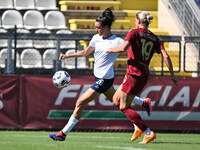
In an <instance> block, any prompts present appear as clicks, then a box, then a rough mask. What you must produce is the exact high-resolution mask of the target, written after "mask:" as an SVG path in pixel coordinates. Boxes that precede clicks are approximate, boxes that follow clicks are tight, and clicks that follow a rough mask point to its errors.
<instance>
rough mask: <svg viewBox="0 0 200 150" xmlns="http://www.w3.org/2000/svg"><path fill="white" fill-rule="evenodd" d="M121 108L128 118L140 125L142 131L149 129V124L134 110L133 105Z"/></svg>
mask: <svg viewBox="0 0 200 150" xmlns="http://www.w3.org/2000/svg"><path fill="white" fill-rule="evenodd" d="M120 110H121V111H122V112H123V113H124V114H125V115H126V116H127V117H128V119H129V120H130V121H131V122H132V123H134V124H135V125H136V126H138V128H139V129H141V130H142V131H145V130H146V129H147V126H146V124H145V123H144V121H143V120H142V118H141V117H140V115H139V114H138V113H137V112H136V111H134V110H133V109H132V108H131V107H126V108H123V109H120Z"/></svg>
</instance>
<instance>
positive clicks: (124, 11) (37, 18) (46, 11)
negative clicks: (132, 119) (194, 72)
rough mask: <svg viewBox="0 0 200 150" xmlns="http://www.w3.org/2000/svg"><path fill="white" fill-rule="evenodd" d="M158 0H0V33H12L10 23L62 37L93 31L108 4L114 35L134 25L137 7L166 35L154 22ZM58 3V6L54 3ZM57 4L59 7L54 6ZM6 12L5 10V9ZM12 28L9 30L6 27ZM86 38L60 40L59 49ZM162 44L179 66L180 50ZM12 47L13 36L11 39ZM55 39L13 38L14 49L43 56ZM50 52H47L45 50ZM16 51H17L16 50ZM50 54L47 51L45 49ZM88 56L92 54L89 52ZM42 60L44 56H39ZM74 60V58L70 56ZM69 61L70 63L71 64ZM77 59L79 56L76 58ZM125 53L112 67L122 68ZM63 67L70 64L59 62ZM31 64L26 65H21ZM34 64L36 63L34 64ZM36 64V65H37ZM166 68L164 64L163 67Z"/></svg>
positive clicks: (1, 42)
mask: <svg viewBox="0 0 200 150" xmlns="http://www.w3.org/2000/svg"><path fill="white" fill-rule="evenodd" d="M158 1H159V0H140V1H138V0H131V1H130V0H103V1H102V0H90V1H83V0H60V1H56V0H26V1H23V0H6V1H5V0H0V10H1V12H0V13H1V14H0V16H2V17H1V18H2V19H1V23H0V26H1V28H0V33H14V32H13V29H14V26H15V25H17V28H19V29H17V33H33V34H36V33H37V34H38V35H39V34H40V35H41V34H56V35H60V34H62V35H61V36H63V37H64V35H65V34H68V35H69V34H73V33H75V34H95V33H96V31H95V29H94V22H95V19H96V18H97V17H98V16H99V15H101V13H102V12H103V10H105V9H106V8H107V7H111V8H112V9H113V12H114V14H115V17H116V21H115V22H114V24H113V25H112V32H113V33H114V34H117V35H126V34H127V33H128V31H129V30H130V29H132V28H135V23H134V22H135V15H136V13H137V12H139V11H140V10H148V11H149V12H150V14H152V15H153V16H154V19H153V23H152V24H150V30H151V31H152V32H154V33H155V34H156V35H159V36H160V35H170V32H169V31H168V30H161V29H160V28H159V26H158V24H159V23H158V22H159V21H158V17H159V16H158V13H159V11H158ZM57 4H59V6H58V5H57ZM58 8H60V10H59V9H58ZM8 12H9V13H8ZM10 29H12V31H11V30H10ZM88 43H89V42H88V41H84V40H79V41H77V42H76V41H75V40H66V39H65V40H64V39H61V40H60V49H61V52H63V53H65V52H67V51H68V50H72V49H73V50H74V49H75V48H76V46H77V47H86V46H87V45H88ZM164 45H165V48H166V49H167V51H168V53H169V55H170V56H171V58H172V61H173V64H174V67H175V70H178V68H179V67H180V66H179V65H180V64H179V62H180V53H179V50H178V48H174V47H171V46H170V44H169V43H168V42H164ZM7 46H8V41H7V39H5V38H3V37H2V38H0V47H1V48H5V47H7ZM12 46H13V47H14V40H13V41H12ZM56 46H57V40H55V39H45V40H44V39H42V40H41V39H38V40H37V39H36V38H33V39H17V49H18V50H20V52H21V51H22V52H23V50H24V49H26V48H31V49H32V48H35V49H36V50H37V51H39V52H40V55H42V57H44V54H45V55H46V53H45V51H46V50H52V49H55V48H56ZM49 53H50V52H49ZM19 54H20V53H19ZM47 55H48V56H45V58H47V57H50V54H48V53H47ZM90 57H92V56H90ZM43 60H44V59H43ZM74 60H75V59H74ZM74 60H73V61H72V62H73V63H72V64H73V65H72V66H74V64H75V62H74ZM77 60H78V61H79V62H80V58H78V59H77ZM160 61H162V60H161V56H160V55H158V56H157V55H155V56H154V58H153V60H152V61H151V64H150V69H151V70H153V71H160V70H161V67H162V66H161V63H160ZM82 62H83V63H81V64H83V67H81V66H80V65H79V63H77V64H78V68H87V66H86V64H90V68H92V63H93V59H92V58H91V59H89V60H86V59H84V60H82ZM125 63H126V54H122V55H120V56H119V58H118V59H117V61H116V63H115V65H114V67H115V68H119V69H120V68H122V69H123V68H125ZM49 65H50V66H48V64H46V65H44V64H43V66H42V65H40V66H41V67H44V68H46V69H48V68H52V67H53V66H52V65H53V63H52V61H51V63H50V64H49ZM62 66H63V67H64V68H74V67H71V66H68V64H67V63H65V62H64V63H63V64H62ZM29 67H30V68H32V66H31V65H27V66H26V67H23V68H29ZM36 68H37V67H36ZM39 68H40V67H39ZM165 70H167V69H166V66H164V71H165Z"/></svg>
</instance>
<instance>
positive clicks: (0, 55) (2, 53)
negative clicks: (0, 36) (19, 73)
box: [0, 48, 21, 68]
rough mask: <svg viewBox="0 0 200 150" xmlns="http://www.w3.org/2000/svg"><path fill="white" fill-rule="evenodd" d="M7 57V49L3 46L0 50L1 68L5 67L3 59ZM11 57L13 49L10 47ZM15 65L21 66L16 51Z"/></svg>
mask: <svg viewBox="0 0 200 150" xmlns="http://www.w3.org/2000/svg"><path fill="white" fill-rule="evenodd" d="M7 57H8V49H7V48H4V49H2V50H1V51H0V67H1V68H4V67H5V60H6V59H7ZM12 59H14V49H12ZM16 67H21V65H20V59H19V54H18V53H17V61H16Z"/></svg>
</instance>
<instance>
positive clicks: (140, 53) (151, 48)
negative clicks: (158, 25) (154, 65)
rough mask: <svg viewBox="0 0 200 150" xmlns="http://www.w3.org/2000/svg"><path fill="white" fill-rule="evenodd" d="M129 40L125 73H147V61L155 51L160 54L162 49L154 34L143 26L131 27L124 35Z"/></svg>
mask: <svg viewBox="0 0 200 150" xmlns="http://www.w3.org/2000/svg"><path fill="white" fill-rule="evenodd" d="M125 41H129V43H130V47H129V48H128V60H127V61H128V62H127V73H129V74H132V75H136V76H142V75H148V74H149V68H148V67H149V63H150V60H151V58H152V56H153V54H154V53H155V52H156V53H158V54H160V52H161V49H164V47H163V45H162V43H161V42H160V40H159V39H158V37H157V36H156V35H154V34H153V33H152V32H151V31H149V30H145V29H144V28H139V29H132V30H131V31H129V33H128V34H127V36H126V39H125Z"/></svg>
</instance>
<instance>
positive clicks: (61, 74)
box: [52, 71, 71, 88]
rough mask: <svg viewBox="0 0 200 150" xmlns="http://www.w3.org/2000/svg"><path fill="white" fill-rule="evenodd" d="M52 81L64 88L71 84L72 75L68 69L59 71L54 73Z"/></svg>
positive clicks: (58, 86)
mask: <svg viewBox="0 0 200 150" xmlns="http://www.w3.org/2000/svg"><path fill="white" fill-rule="evenodd" d="M52 81H53V84H54V85H55V86H56V87H57V88H63V87H67V86H68V85H69V83H70V81H71V77H70V75H69V74H68V73H67V72H66V71H57V72H56V73H55V74H54V75H53V79H52Z"/></svg>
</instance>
